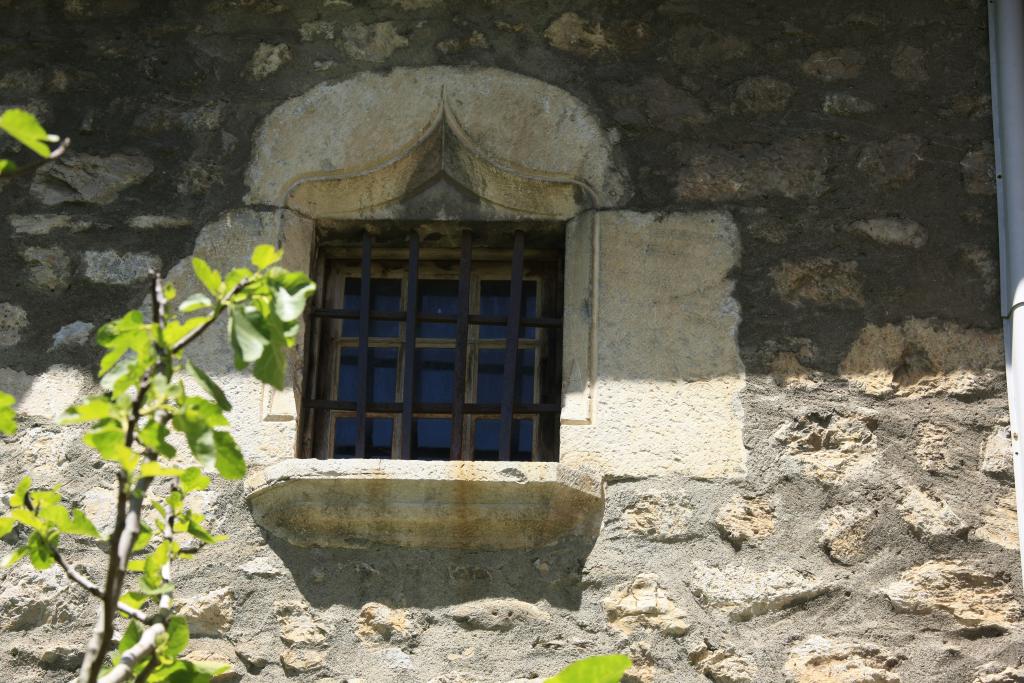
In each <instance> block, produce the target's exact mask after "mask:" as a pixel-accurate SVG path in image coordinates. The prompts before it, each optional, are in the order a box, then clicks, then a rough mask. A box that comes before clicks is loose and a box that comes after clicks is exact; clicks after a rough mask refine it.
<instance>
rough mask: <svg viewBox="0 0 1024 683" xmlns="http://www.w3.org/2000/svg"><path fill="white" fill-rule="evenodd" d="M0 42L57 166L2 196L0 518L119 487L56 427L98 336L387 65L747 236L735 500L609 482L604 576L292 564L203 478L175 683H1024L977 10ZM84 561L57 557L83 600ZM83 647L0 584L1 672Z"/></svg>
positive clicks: (139, 33)
mask: <svg viewBox="0 0 1024 683" xmlns="http://www.w3.org/2000/svg"><path fill="white" fill-rule="evenodd" d="M0 12H3V17H4V21H3V22H2V25H0V59H2V62H0V63H2V65H3V66H2V69H0V105H2V106H8V105H21V106H25V107H28V108H29V109H31V110H33V111H34V112H36V113H37V114H39V115H40V116H41V118H42V119H43V121H44V123H45V124H46V125H47V127H48V128H50V129H52V130H54V131H57V132H59V133H62V134H67V135H70V136H71V137H72V138H73V150H74V154H73V155H69V156H68V158H67V160H66V161H64V162H61V163H60V164H55V165H52V166H50V167H48V168H46V169H44V170H42V171H40V172H39V173H37V174H35V176H33V177H29V178H25V179H21V180H17V181H11V182H7V183H4V184H2V185H0V388H4V389H6V390H8V391H13V392H14V393H16V394H17V395H18V396H19V399H20V406H21V409H22V413H23V419H22V428H21V430H20V431H19V433H18V434H17V435H16V436H15V437H12V438H9V439H6V440H4V441H3V442H2V443H0V449H2V458H0V481H2V487H0V488H3V489H4V490H6V489H9V487H11V486H13V484H14V482H16V481H17V479H18V478H20V476H22V474H23V472H25V471H32V472H33V473H34V475H35V476H36V478H37V480H38V481H40V482H41V483H44V484H54V483H57V482H60V481H66V482H68V483H67V486H66V488H65V492H66V494H67V496H68V498H69V499H71V500H73V501H74V502H76V503H77V504H80V505H81V506H82V507H84V508H85V509H86V510H87V511H88V512H90V513H91V514H96V515H97V518H98V521H99V522H100V523H104V522H106V523H107V524H108V525H109V523H110V520H109V519H104V518H103V517H102V511H103V510H104V509H105V505H107V504H108V503H109V501H110V500H111V496H112V493H111V490H110V489H109V488H108V487H109V482H110V478H109V476H107V473H106V472H105V471H104V470H103V469H102V468H100V469H97V468H96V467H94V466H93V460H92V457H91V454H90V453H89V452H88V451H87V449H86V448H85V447H84V446H82V445H81V443H80V442H79V440H78V436H79V435H78V434H77V433H76V432H75V431H73V430H69V429H62V428H58V427H57V426H55V424H54V421H53V416H54V415H55V414H56V413H57V412H59V410H60V409H61V408H62V407H63V406H64V405H66V403H67V402H68V401H69V400H71V399H73V398H74V396H76V395H79V394H81V393H82V392H85V391H88V390H89V388H90V387H91V379H90V377H91V375H92V372H93V368H94V367H95V362H96V359H97V354H96V352H95V350H94V348H93V346H92V345H91V344H90V338H91V335H92V332H93V330H94V328H95V326H96V325H98V324H101V323H102V322H103V321H104V320H106V319H108V318H110V317H113V316H115V315H119V314H121V313H123V311H124V310H125V309H126V308H128V307H131V306H134V305H137V303H138V302H139V301H140V300H141V299H142V297H143V294H144V290H145V282H144V281H145V274H146V272H147V270H148V269H149V268H150V267H154V266H158V267H161V268H163V269H164V270H165V271H166V270H168V269H170V268H171V267H172V266H174V264H176V263H178V262H179V261H181V259H183V258H184V257H186V256H188V255H189V254H191V253H193V251H194V250H196V251H205V252H208V253H215V252H218V250H220V253H219V254H218V256H219V258H221V259H224V260H228V261H230V260H241V258H243V256H244V255H243V254H234V253H233V252H232V251H231V243H223V244H221V243H218V242H217V241H216V240H215V241H213V242H209V241H208V240H207V241H205V242H204V241H203V239H202V237H201V236H200V231H201V230H202V229H203V228H204V226H213V225H216V224H218V223H222V224H224V225H226V226H227V227H226V228H223V229H220V228H218V229H219V230H221V232H220V233H218V232H217V231H216V230H214V231H212V232H207V233H206V234H224V232H223V230H227V231H228V234H230V231H231V230H240V231H246V232H245V235H246V236H247V237H249V238H252V236H253V233H258V232H259V231H260V230H263V229H264V228H265V227H266V226H265V224H264V222H262V220H263V219H262V218H260V216H261V215H263V214H260V213H255V214H254V213H251V212H250V213H247V214H246V215H247V216H248V219H247V221H242V220H240V219H236V218H232V217H233V216H237V214H231V213H229V212H233V211H236V210H237V209H239V208H240V207H242V206H243V204H244V197H245V196H246V194H247V192H248V191H249V189H251V188H250V187H248V186H247V184H246V176H245V169H246V167H247V166H248V165H249V163H250V161H251V157H252V154H253V152H252V150H253V144H252V143H253V140H254V136H255V135H256V132H257V129H258V126H259V125H260V123H261V122H262V121H263V120H264V119H265V117H266V116H267V115H268V114H269V113H270V112H271V111H272V110H274V109H275V108H277V107H278V106H279V105H281V104H282V103H283V102H285V101H286V100H288V99H290V98H293V97H296V96H298V95H301V94H303V93H306V92H308V91H309V90H310V89H311V88H313V87H315V86H317V85H318V84H321V83H324V82H337V81H344V80H347V79H350V78H352V77H354V76H356V75H358V74H362V73H364V72H367V71H372V72H386V71H387V70H388V69H389V68H390V67H394V66H404V67H422V66H431V65H453V66H486V67H496V68H500V69H504V70H506V71H512V72H516V73H520V74H524V75H526V76H531V77H533V78H536V79H539V80H541V81H544V82H546V83H549V84H551V85H553V86H556V87H557V88H560V89H561V90H564V91H567V92H568V93H570V94H571V95H572V96H574V97H576V98H578V99H579V100H580V101H582V102H583V103H584V105H585V106H586V107H587V109H588V110H589V112H590V113H591V114H592V115H593V116H595V117H596V119H597V120H598V121H599V122H600V124H601V125H602V126H603V127H604V128H605V129H606V130H607V131H608V136H609V138H610V139H611V140H613V141H614V142H615V148H616V149H615V155H616V163H617V164H618V165H619V166H620V167H621V170H622V173H623V175H624V176H626V177H628V178H630V179H631V186H632V191H633V194H632V196H631V198H630V199H628V201H625V202H624V203H623V204H622V205H621V206H620V207H619V208H621V209H626V210H629V211H635V212H646V213H659V214H660V213H668V212H674V213H679V212H682V213H693V212H704V211H712V212H715V213H716V214H726V215H728V216H729V217H730V219H731V221H732V222H733V223H735V225H736V226H737V229H738V233H739V255H738V260H737V265H736V266H735V267H733V268H732V271H731V272H730V273H729V274H728V277H729V278H730V279H731V280H732V281H733V282H734V288H733V290H732V293H731V295H732V297H733V299H735V301H736V303H738V306H739V308H740V310H741V311H742V321H741V323H740V325H739V328H738V331H737V332H736V335H737V337H736V339H737V342H736V343H737V345H738V356H739V361H737V362H736V363H735V364H734V365H733V366H730V367H734V368H735V371H734V375H733V379H736V378H739V377H740V375H742V376H744V377H745V380H744V381H742V382H740V387H741V388H740V389H738V390H737V391H738V399H737V400H738V401H739V403H740V405H739V406H738V407H737V408H736V410H735V411H734V415H737V416H739V417H740V419H742V425H741V426H742V442H743V445H744V446H745V448H746V462H745V475H743V476H740V477H732V478H729V479H715V478H708V477H691V476H685V475H684V474H679V473H670V472H667V473H663V474H658V475H657V476H636V477H629V476H618V475H617V476H616V477H614V478H613V480H611V481H610V482H609V484H608V487H607V491H606V501H605V520H604V526H603V529H602V531H601V534H600V535H599V536H598V538H597V540H596V542H585V541H577V540H573V541H569V540H567V541H565V542H563V543H561V544H557V545H554V546H549V547H545V548H543V549H541V550H537V551H532V552H526V551H515V552H512V551H505V552H469V551H458V552H456V551H451V550H429V549H428V550H425V549H418V550H412V549H389V548H383V547H366V548H362V549H349V550H325V549H310V548H296V547H293V546H291V545H289V544H287V543H286V542H284V541H281V540H279V539H276V538H274V537H273V536H269V535H267V534H266V533H265V532H263V531H262V530H261V529H260V528H259V527H257V526H256V525H255V524H254V523H253V521H252V516H251V513H250V511H249V510H248V508H247V507H246V506H245V505H244V503H242V502H241V501H242V487H241V485H239V484H225V483H223V482H222V483H220V484H218V486H217V488H216V489H214V490H213V491H211V492H210V493H209V494H208V495H206V496H205V497H204V498H203V500H202V501H201V503H202V507H203V508H204V509H205V511H206V512H207V513H208V514H209V515H210V519H211V520H212V521H213V526H214V530H215V531H216V532H226V533H230V535H231V540H230V541H229V542H227V543H225V544H222V545H220V546H216V547H213V548H210V549H207V550H205V551H204V552H203V553H202V554H201V555H200V558H199V559H198V560H196V561H194V562H193V563H190V564H188V565H185V566H183V567H182V568H181V578H180V580H179V581H178V582H177V585H178V589H179V594H180V595H181V596H183V597H184V599H185V601H186V607H185V610H186V614H187V615H188V616H189V618H190V620H191V621H192V625H193V634H194V635H195V636H196V638H195V640H194V642H193V645H192V655H191V656H194V657H197V658H202V657H206V658H225V659H228V660H230V661H231V662H232V664H233V666H234V670H235V672H234V673H233V674H232V675H231V678H232V679H234V680H249V681H255V680H265V681H275V680H284V679H293V680H302V681H306V680H308V681H315V680H325V681H326V680H333V681H343V680H357V679H361V680H363V681H366V682H367V683H377V682H388V681H409V682H413V681H416V682H420V681H422V682H427V681H432V682H433V683H442V682H444V683H456V682H461V683H471V682H485V681H486V682H488V683H490V682H497V683H504V682H505V681H508V680H511V679H516V678H527V679H528V678H537V677H543V676H544V675H547V674H550V673H552V672H554V671H555V670H557V669H558V668H559V667H560V666H561V665H563V664H565V663H566V662H568V661H571V660H573V659H576V658H578V657H581V656H584V655H587V654H594V653H599V652H611V651H621V652H627V653H629V654H631V655H632V656H633V658H634V660H635V661H636V663H637V666H636V668H635V669H634V671H633V672H632V674H631V676H632V679H631V680H633V681H650V682H655V683H659V682H667V681H702V680H708V679H710V680H712V681H716V682H717V683H724V682H728V681H732V682H739V681H758V682H762V681H768V682H774V681H794V682H799V683H803V682H812V681H843V682H846V683H853V682H856V681H885V682H890V683H891V682H895V681H903V682H904V683H916V682H919V681H920V682H924V681H928V682H932V681H935V682H941V683H961V682H965V681H967V682H984V683H1001V682H1010V681H1015V680H1021V679H1022V678H1024V671H1022V670H1021V667H1020V666H1019V664H1018V661H1019V658H1020V657H1022V656H1024V630H1022V629H1024V606H1022V602H1021V600H1022V597H1024V593H1022V588H1021V577H1020V574H1021V572H1020V564H1019V559H1018V554H1017V544H1018V540H1017V537H1016V524H1015V512H1014V503H1013V496H1012V493H1013V485H1012V484H1013V483H1012V474H1011V468H1010V456H1009V445H1008V444H1009V442H1008V439H1007V436H1006V423H1007V412H1006V406H1005V401H1006V393H1005V378H1004V376H1003V373H1002V356H1001V354H1002V345H1001V337H1000V334H999V327H1000V319H999V313H998V302H997V290H998V280H997V264H996V249H997V235H996V222H995V201H994V194H993V192H994V190H993V184H992V145H991V112H990V106H989V105H990V103H989V97H988V92H989V91H988V63H987V33H986V21H985V5H984V3H981V2H979V1H978V0H945V1H943V2H937V1H935V0H909V1H905V2H902V3H892V2H882V0H853V1H851V2H847V3H806V2H799V1H797V0H768V1H762V2H758V3H722V2H713V1H711V0H666V1H664V2H583V1H579V2H564V3H547V2H539V1H533V0H523V1H522V2H512V3H498V2H491V1H488V2H482V3H468V2H454V1H451V2H444V0H376V1H374V2H356V1H355V0H353V1H352V2H347V1H346V0H316V1H314V0H295V1H293V2H288V3H285V2H280V3H278V2H274V0H210V1H208V2H198V1H183V2H175V3H155V2H150V3H147V2H142V1H140V0H65V1H63V2H57V1H51V2H34V1H32V0H0ZM3 151H9V150H6V149H3V148H0V152H3ZM651 225H653V226H655V227H651V228H649V229H650V230H655V229H656V226H657V225H658V224H657V223H656V222H652V223H651ZM625 265H628V264H618V269H619V271H620V272H621V271H622V270H623V268H624V266H625ZM612 272H614V271H612ZM684 276H685V274H680V277H684ZM671 322H673V323H674V322H678V321H671ZM666 329H668V330H672V329H673V328H672V327H671V324H669V323H667V324H666ZM673 334H678V332H676V331H673ZM240 410H242V409H241V408H240ZM250 412H251V411H250ZM235 419H236V422H237V423H239V424H242V425H245V426H248V422H247V420H251V419H252V418H251V415H248V414H239V415H237V416H236V418H235ZM263 428H264V429H268V428H267V427H265V426H264V427H263ZM708 433H713V431H709V432H708ZM730 437H731V433H730ZM720 447H721V444H718V443H709V444H707V449H708V450H707V452H708V453H716V452H719V450H720ZM684 456H685V458H684V459H689V458H694V457H699V454H697V455H696V456H695V454H694V453H692V452H688V453H686V454H684ZM254 457H255V458H256V459H259V457H261V454H260V453H258V452H257V453H254ZM733 473H735V472H733ZM646 474H650V473H646ZM8 540H10V539H8ZM0 545H3V542H2V541H0ZM4 547H6V546H4ZM97 553H98V549H97V548H96V547H95V546H94V545H91V544H87V543H83V544H80V545H77V546H69V551H68V554H69V555H70V557H71V558H73V560H74V561H76V562H79V563H81V565H82V567H83V570H84V571H87V572H91V573H92V574H93V575H94V576H95V575H98V574H99V572H100V565H99V562H98V559H99V558H98V555H97ZM92 615H93V608H92V606H91V605H89V604H88V602H87V601H86V600H85V599H84V598H83V597H82V596H81V595H80V594H79V593H78V592H76V591H75V589H74V588H72V587H69V586H68V585H67V583H66V581H64V580H63V578H62V577H61V576H59V575H58V574H57V573H55V572H53V571H48V572H46V573H44V574H41V575H37V574H35V573H34V572H32V571H31V570H30V569H29V568H27V567H21V566H19V567H17V568H15V569H14V570H12V571H10V572H6V573H4V574H2V575H0V672H2V674H3V675H4V676H5V677H6V678H8V679H10V680H12V681H27V680H33V681H64V680H66V679H67V678H68V675H69V671H70V670H72V669H74V667H75V663H76V651H77V648H78V647H79V644H80V643H81V642H83V640H84V634H85V633H86V630H87V628H88V626H89V624H90V622H91V618H92Z"/></svg>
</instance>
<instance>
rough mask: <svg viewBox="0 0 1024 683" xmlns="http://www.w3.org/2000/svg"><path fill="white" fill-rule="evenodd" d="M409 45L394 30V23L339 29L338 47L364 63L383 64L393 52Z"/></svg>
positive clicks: (355, 25)
mask: <svg viewBox="0 0 1024 683" xmlns="http://www.w3.org/2000/svg"><path fill="white" fill-rule="evenodd" d="M408 44H409V39H408V38H406V37H405V36H403V35H402V34H400V33H399V32H398V31H397V29H395V25H394V23H392V22H390V21H382V22H380V23H376V24H358V23H353V24H348V25H346V26H345V27H343V28H342V29H341V38H340V39H339V40H338V47H339V48H341V49H342V50H344V51H345V54H347V55H348V56H349V57H351V58H352V59H359V60H363V61H366V62H383V61H386V60H387V59H388V57H390V56H391V55H392V54H394V52H395V50H398V49H400V48H403V47H405V46H407V45H408Z"/></svg>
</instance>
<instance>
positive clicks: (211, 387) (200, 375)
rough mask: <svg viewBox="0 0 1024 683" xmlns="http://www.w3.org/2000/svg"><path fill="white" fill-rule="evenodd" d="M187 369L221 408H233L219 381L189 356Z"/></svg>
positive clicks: (186, 360) (186, 361)
mask: <svg viewBox="0 0 1024 683" xmlns="http://www.w3.org/2000/svg"><path fill="white" fill-rule="evenodd" d="M185 369H186V370H187V371H188V374H190V375H192V376H193V377H194V378H195V380H196V382H198V383H199V386H200V387H202V388H203V391H205V392H206V393H208V394H209V395H210V396H211V397H213V400H214V401H216V402H217V405H218V406H220V409H221V410H225V411H226V410H231V402H230V401H229V400H228V397H227V396H225V395H224V392H223V391H222V390H221V388H220V387H219V386H217V383H216V382H214V381H213V380H212V379H210V376H209V375H207V374H206V373H205V372H203V371H202V370H201V369H200V368H197V367H196V366H195V365H193V364H192V361H190V360H189V359H188V358H186V359H185Z"/></svg>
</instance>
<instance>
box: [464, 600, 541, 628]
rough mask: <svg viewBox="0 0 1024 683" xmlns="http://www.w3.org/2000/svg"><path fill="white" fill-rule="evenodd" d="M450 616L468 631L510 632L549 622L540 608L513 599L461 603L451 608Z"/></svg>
mask: <svg viewBox="0 0 1024 683" xmlns="http://www.w3.org/2000/svg"><path fill="white" fill-rule="evenodd" d="M451 616H452V619H454V620H455V623H457V624H458V625H459V626H461V627H462V628H464V629H467V630H470V631H511V630H512V629H513V628H515V627H517V626H530V625H535V624H542V623H546V622H549V621H551V617H550V616H549V615H548V613H547V612H545V611H544V610H542V609H541V608H539V607H537V606H536V605H531V604H530V603H528V602H523V601H522V600H515V599H513V598H493V599H489V600H476V601H474V602H467V603H463V604H461V605H457V606H456V607H453V608H452V610H451Z"/></svg>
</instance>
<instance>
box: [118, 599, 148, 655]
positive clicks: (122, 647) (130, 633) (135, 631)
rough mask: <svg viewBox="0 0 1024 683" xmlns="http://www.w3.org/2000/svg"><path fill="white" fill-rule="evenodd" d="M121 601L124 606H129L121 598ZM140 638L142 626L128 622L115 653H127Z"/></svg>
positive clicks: (135, 622)
mask: <svg viewBox="0 0 1024 683" xmlns="http://www.w3.org/2000/svg"><path fill="white" fill-rule="evenodd" d="M121 601H122V602H124V603H126V604H131V603H129V602H128V601H127V600H124V599H123V598H122V600H121ZM143 602H144V601H143ZM140 605H141V603H140V604H139V605H134V606H135V607H139V606H140ZM140 638H142V626H140V625H139V622H137V621H136V620H134V619H132V620H131V621H129V622H128V628H126V629H125V630H124V635H123V636H121V642H119V643H118V644H117V651H118V652H120V653H121V654H124V653H125V652H127V651H128V648H130V647H132V646H133V645H135V644H136V643H138V642H139V639H140Z"/></svg>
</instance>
